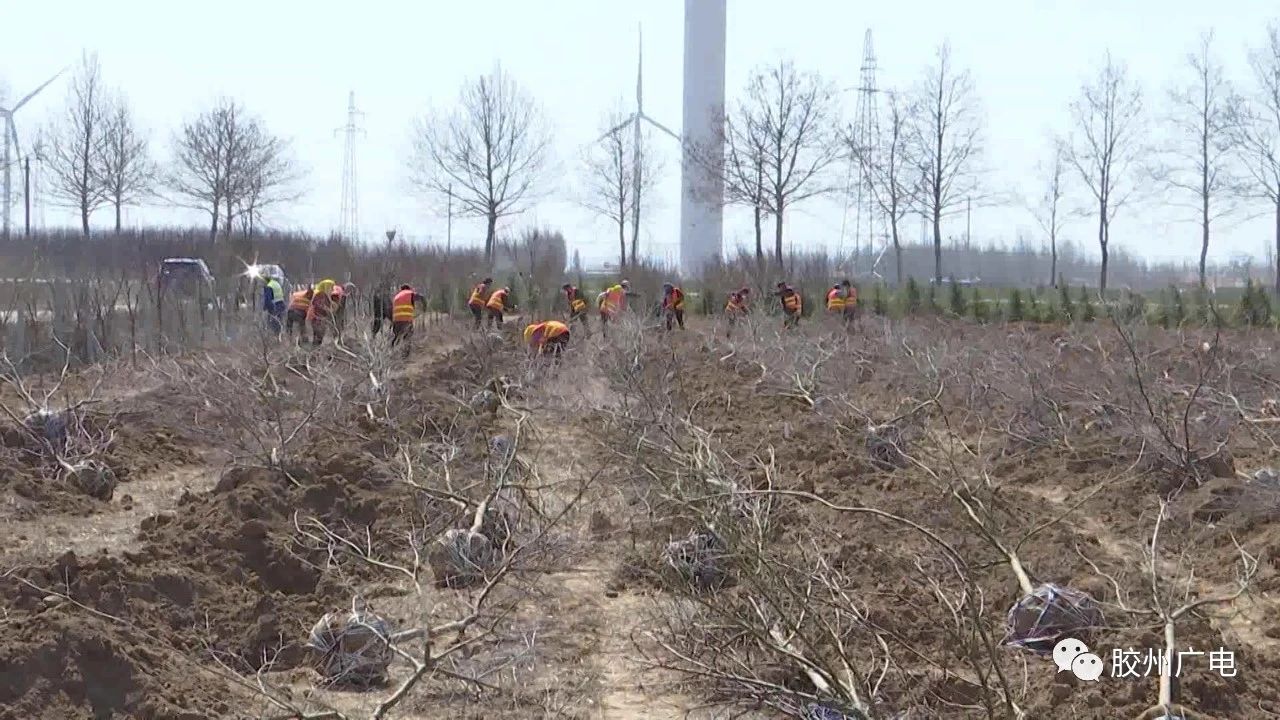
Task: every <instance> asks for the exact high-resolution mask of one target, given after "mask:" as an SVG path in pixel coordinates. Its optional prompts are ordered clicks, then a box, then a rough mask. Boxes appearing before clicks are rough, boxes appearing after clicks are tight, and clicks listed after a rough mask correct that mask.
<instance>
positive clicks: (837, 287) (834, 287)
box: [831, 283, 840, 290]
mask: <svg viewBox="0 0 1280 720" xmlns="http://www.w3.org/2000/svg"><path fill="white" fill-rule="evenodd" d="M831 289H832V290H839V289H840V283H836V284H835V285H832V286H831Z"/></svg>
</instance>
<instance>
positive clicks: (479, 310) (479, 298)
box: [467, 278, 493, 330]
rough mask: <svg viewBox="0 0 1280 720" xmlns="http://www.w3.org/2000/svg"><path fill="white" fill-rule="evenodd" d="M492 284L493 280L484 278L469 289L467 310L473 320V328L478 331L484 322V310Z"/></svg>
mask: <svg viewBox="0 0 1280 720" xmlns="http://www.w3.org/2000/svg"><path fill="white" fill-rule="evenodd" d="M492 284H493V278H485V279H484V280H481V281H480V282H479V284H477V285H476V286H475V287H473V288H471V294H470V295H468V296H467V309H468V310H470V311H471V317H472V318H473V319H474V320H475V326H474V327H475V328H476V329H477V330H479V329H480V323H481V322H482V321H483V320H484V308H485V305H486V304H488V302H489V286H490V285H492Z"/></svg>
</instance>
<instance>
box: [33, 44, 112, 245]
mask: <svg viewBox="0 0 1280 720" xmlns="http://www.w3.org/2000/svg"><path fill="white" fill-rule="evenodd" d="M106 101H107V97H106V91H105V90H104V88H103V87H102V71H101V68H100V67H99V65H98V57H97V55H90V54H87V53H86V54H85V55H84V56H83V57H82V58H81V60H80V68H79V71H78V72H77V73H76V74H75V76H74V77H73V78H72V79H71V88H70V89H69V90H68V91H67V104H66V107H65V109H64V110H63V114H62V117H61V118H60V119H59V120H57V121H56V122H55V123H54V124H53V126H52V127H51V128H50V131H49V139H50V152H49V156H48V168H49V175H50V180H51V183H52V188H51V189H52V192H53V195H54V197H55V198H57V199H58V200H59V201H60V202H61V203H63V204H65V205H67V206H69V207H73V208H75V209H76V210H77V211H79V213H80V228H81V231H82V232H83V233H84V235H85V236H86V237H88V235H89V216H90V215H92V214H93V211H94V210H97V209H98V208H99V207H101V206H102V204H103V203H104V202H106V200H107V193H106V189H105V188H104V187H103V183H102V180H101V178H100V176H99V173H98V172H97V169H98V166H99V164H100V158H101V155H102V148H103V136H104V132H105V128H106V125H107V114H108V113H107V104H106Z"/></svg>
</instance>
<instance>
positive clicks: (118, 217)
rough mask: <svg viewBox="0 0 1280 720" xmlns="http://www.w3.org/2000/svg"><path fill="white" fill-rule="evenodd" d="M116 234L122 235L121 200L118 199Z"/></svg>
mask: <svg viewBox="0 0 1280 720" xmlns="http://www.w3.org/2000/svg"><path fill="white" fill-rule="evenodd" d="M115 205H116V234H117V235H119V234H120V198H116V201H115Z"/></svg>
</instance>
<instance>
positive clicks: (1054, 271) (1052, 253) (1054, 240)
mask: <svg viewBox="0 0 1280 720" xmlns="http://www.w3.org/2000/svg"><path fill="white" fill-rule="evenodd" d="M1049 284H1051V285H1053V288H1054V289H1055V290H1056V289H1057V288H1058V235H1057V233H1049Z"/></svg>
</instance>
